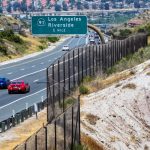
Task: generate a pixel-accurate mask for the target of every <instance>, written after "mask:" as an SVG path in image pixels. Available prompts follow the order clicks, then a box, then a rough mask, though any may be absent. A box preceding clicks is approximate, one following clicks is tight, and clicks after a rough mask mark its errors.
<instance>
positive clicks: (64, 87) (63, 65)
mask: <svg viewBox="0 0 150 150" xmlns="http://www.w3.org/2000/svg"><path fill="white" fill-rule="evenodd" d="M63 70H64V71H63V73H64V87H63V112H64V110H65V107H64V101H65V86H66V84H65V83H66V81H65V80H66V77H65V57H63Z"/></svg>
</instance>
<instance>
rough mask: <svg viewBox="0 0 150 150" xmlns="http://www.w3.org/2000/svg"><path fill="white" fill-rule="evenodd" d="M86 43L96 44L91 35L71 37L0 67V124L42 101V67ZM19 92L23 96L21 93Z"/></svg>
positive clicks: (96, 41)
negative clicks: (47, 49) (40, 51)
mask: <svg viewBox="0 0 150 150" xmlns="http://www.w3.org/2000/svg"><path fill="white" fill-rule="evenodd" d="M85 44H86V45H87V44H91V45H92V44H100V39H99V37H98V36H97V35H96V33H94V32H91V31H90V32H89V33H88V34H87V35H86V36H85V35H82V36H78V35H75V36H73V37H71V38H68V39H67V40H66V41H64V42H63V43H62V44H60V45H58V46H57V47H56V48H54V49H53V50H51V51H47V52H44V53H42V54H39V55H37V56H34V57H31V58H28V59H25V60H20V61H17V62H15V61H14V62H12V63H8V64H5V65H0V89H1V90H0V97H1V99H0V121H3V120H5V119H7V118H8V117H10V116H11V115H12V112H13V113H14V112H15V113H17V112H19V111H21V110H23V109H25V108H28V107H30V106H32V105H34V103H38V102H40V101H43V100H44V99H45V98H46V68H47V67H48V66H49V65H51V64H52V63H53V62H54V61H55V60H56V59H58V58H59V57H61V56H62V55H63V54H64V53H66V51H70V50H71V49H73V48H76V47H80V46H83V45H85ZM22 93H23V94H22Z"/></svg>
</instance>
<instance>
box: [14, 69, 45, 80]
mask: <svg viewBox="0 0 150 150" xmlns="http://www.w3.org/2000/svg"><path fill="white" fill-rule="evenodd" d="M44 70H46V68H44V69H41V70H38V71H35V72H32V73H29V74H26V75H23V76H20V77H18V78H15V79H12V80H11V81H14V80H18V79H21V78H24V77H27V76H29V75H33V74H36V73H38V72H41V71H44Z"/></svg>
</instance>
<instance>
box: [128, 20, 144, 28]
mask: <svg viewBox="0 0 150 150" xmlns="http://www.w3.org/2000/svg"><path fill="white" fill-rule="evenodd" d="M143 23H144V20H141V19H133V20H130V21H129V22H128V25H129V26H130V27H135V26H139V25H142V24H143Z"/></svg>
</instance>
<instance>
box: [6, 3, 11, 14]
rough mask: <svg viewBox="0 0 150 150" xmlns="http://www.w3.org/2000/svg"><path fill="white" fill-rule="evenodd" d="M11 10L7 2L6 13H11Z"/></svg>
mask: <svg viewBox="0 0 150 150" xmlns="http://www.w3.org/2000/svg"><path fill="white" fill-rule="evenodd" d="M11 9H12V6H11V3H10V1H8V3H7V8H6V10H7V12H9V13H11V11H12V10H11Z"/></svg>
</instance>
